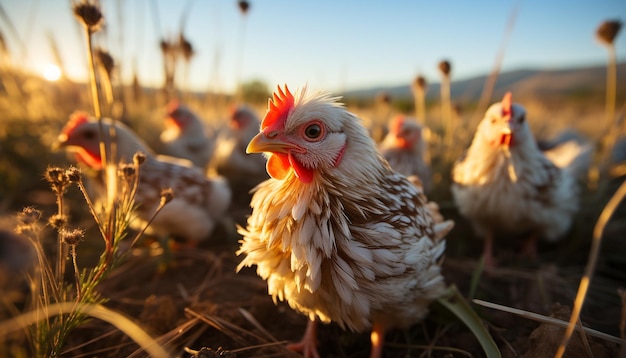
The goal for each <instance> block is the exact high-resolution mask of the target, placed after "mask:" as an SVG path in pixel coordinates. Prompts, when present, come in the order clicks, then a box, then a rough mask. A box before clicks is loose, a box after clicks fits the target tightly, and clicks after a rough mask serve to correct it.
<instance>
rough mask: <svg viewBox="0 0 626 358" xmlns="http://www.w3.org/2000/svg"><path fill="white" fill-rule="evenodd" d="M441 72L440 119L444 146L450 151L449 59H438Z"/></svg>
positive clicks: (451, 125) (451, 130)
mask: <svg viewBox="0 0 626 358" xmlns="http://www.w3.org/2000/svg"><path fill="white" fill-rule="evenodd" d="M437 67H438V69H439V73H441V119H442V122H443V130H444V140H443V144H444V148H445V151H446V152H447V153H451V151H450V148H451V146H452V141H453V139H454V128H453V123H452V102H451V99H450V73H451V71H452V65H451V64H450V62H449V61H447V60H443V61H440V62H439V64H438V65H437Z"/></svg>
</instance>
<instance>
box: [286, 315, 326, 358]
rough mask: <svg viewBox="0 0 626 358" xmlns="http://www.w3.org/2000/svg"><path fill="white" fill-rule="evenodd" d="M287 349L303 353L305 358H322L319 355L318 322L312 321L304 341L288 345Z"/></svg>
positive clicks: (307, 328)
mask: <svg viewBox="0 0 626 358" xmlns="http://www.w3.org/2000/svg"><path fill="white" fill-rule="evenodd" d="M287 349H289V350H292V351H295V352H301V353H302V355H303V356H304V358H320V355H319V353H317V320H310V321H309V323H308V324H307V326H306V331H304V335H303V336H302V340H300V342H297V343H292V344H290V345H288V346H287Z"/></svg>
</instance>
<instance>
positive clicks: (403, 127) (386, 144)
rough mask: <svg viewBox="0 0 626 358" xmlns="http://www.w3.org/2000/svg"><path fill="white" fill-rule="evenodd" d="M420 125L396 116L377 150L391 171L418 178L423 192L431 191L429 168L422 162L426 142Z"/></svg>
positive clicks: (411, 119)
mask: <svg viewBox="0 0 626 358" xmlns="http://www.w3.org/2000/svg"><path fill="white" fill-rule="evenodd" d="M422 129H423V128H422V125H420V124H419V123H418V122H417V121H416V120H415V119H414V118H409V117H405V116H403V115H398V116H396V117H394V118H393V119H392V121H391V124H390V126H389V133H387V135H386V136H385V139H384V140H383V141H382V142H381V143H380V144H379V150H380V152H381V153H382V154H383V156H384V157H385V159H387V161H388V162H389V164H390V165H391V167H392V168H393V170H395V171H397V172H398V173H400V174H402V175H405V176H407V177H408V176H411V175H415V176H417V177H418V178H419V180H420V181H421V183H422V186H423V187H424V192H425V193H429V192H430V190H431V189H432V175H431V172H430V168H429V167H428V165H427V164H426V163H425V162H424V152H425V149H426V147H425V145H426V142H425V140H424V137H423V135H422Z"/></svg>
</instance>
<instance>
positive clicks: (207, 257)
mask: <svg viewBox="0 0 626 358" xmlns="http://www.w3.org/2000/svg"><path fill="white" fill-rule="evenodd" d="M611 190H614V188H613V187H611V188H609V189H608V191H607V194H606V195H604V196H602V197H601V198H589V199H586V200H587V203H585V204H584V205H583V210H582V211H581V213H580V214H579V217H578V220H577V221H576V223H575V225H574V227H573V228H572V231H571V233H570V235H569V236H568V237H566V238H565V239H564V240H563V241H561V242H559V243H558V244H552V245H547V244H542V245H540V247H539V249H540V253H539V260H537V261H529V260H528V259H523V258H519V257H518V255H517V252H518V250H517V246H516V245H517V243H516V242H515V241H513V240H511V242H509V243H507V242H506V241H505V240H501V241H499V242H498V244H497V246H496V259H497V261H498V268H497V269H496V270H495V271H494V273H493V274H492V275H489V276H487V275H482V276H480V277H479V278H478V281H477V282H478V283H477V284H473V282H475V278H474V275H475V272H476V270H477V269H478V266H479V257H480V253H481V250H482V246H481V245H482V243H481V241H479V240H478V239H476V238H475V237H473V235H472V234H471V230H470V227H469V225H468V223H467V222H465V221H464V220H463V219H462V218H460V217H459V216H458V214H457V212H456V210H455V209H454V206H453V205H452V204H451V203H450V202H449V201H446V200H447V199H446V198H444V199H442V200H441V201H440V203H441V209H442V213H443V214H444V216H446V217H448V218H452V219H454V220H455V221H456V226H455V229H454V230H453V231H452V233H451V234H450V235H449V236H448V239H447V242H448V249H447V254H446V260H445V262H444V266H443V268H444V276H445V278H446V280H447V282H448V283H449V284H454V285H456V286H457V287H458V289H459V290H460V292H461V293H462V294H463V295H464V297H466V298H468V299H469V298H470V294H471V295H473V296H472V297H473V298H477V299H480V300H483V301H488V302H493V303H497V304H500V305H504V306H508V307H513V308H518V309H522V310H527V311H531V312H535V313H539V314H542V315H552V316H554V317H556V318H560V319H562V320H565V321H567V320H569V309H570V307H571V305H572V302H573V299H574V296H575V294H576V290H577V288H578V285H579V282H580V277H581V275H582V272H583V269H584V265H585V263H586V261H587V255H588V249H589V241H590V237H591V230H592V228H593V223H594V222H595V219H596V218H597V215H598V213H599V212H598V211H597V209H594V208H597V207H601V205H603V203H604V202H605V201H606V200H607V199H608V196H609V194H610V191H611ZM242 202H245V199H244V200H242ZM621 211H624V210H621ZM247 213H248V209H247V207H245V205H241V206H239V207H237V208H235V210H233V211H232V214H233V216H232V218H231V221H228V222H226V223H224V224H223V225H221V226H220V227H218V229H217V230H216V232H215V233H214V235H213V237H212V238H211V240H208V241H206V242H203V243H202V244H201V245H200V246H199V247H197V248H193V249H189V248H180V249H176V250H175V251H171V252H169V254H168V253H167V252H166V253H164V252H163V250H162V249H161V248H160V246H159V245H157V244H156V243H151V242H150V239H149V238H146V240H144V241H143V242H142V244H141V245H140V246H139V247H138V248H136V249H133V251H132V252H133V254H132V255H131V256H130V258H129V259H128V260H127V261H126V262H124V263H123V264H122V265H121V266H120V267H119V268H117V269H116V270H115V271H114V272H113V273H112V274H111V275H110V276H109V277H108V278H107V279H106V280H105V281H104V282H103V284H102V285H101V286H100V287H99V292H100V293H101V294H102V296H103V297H106V298H107V299H108V301H107V303H106V306H107V307H109V308H112V309H114V310H116V311H118V312H121V313H123V314H125V315H127V316H128V317H130V318H131V319H133V320H134V321H136V322H137V323H139V324H140V325H141V326H142V327H144V328H145V329H146V331H147V332H149V333H150V334H151V335H152V336H153V337H158V340H159V342H161V343H162V344H164V345H165V347H167V349H168V350H169V351H170V352H172V356H176V357H194V356H197V357H297V356H299V355H298V354H295V353H293V352H290V351H288V350H287V349H286V348H285V345H286V343H288V342H294V341H297V340H299V339H300V338H301V336H302V334H303V332H304V329H305V327H306V322H307V320H306V318H305V317H304V316H302V315H299V314H297V313H295V312H294V311H292V310H291V309H290V308H289V307H288V305H287V304H285V303H282V302H279V303H278V304H274V303H273V302H272V299H271V298H270V297H269V296H268V295H267V287H266V285H265V282H263V281H262V280H261V279H260V278H259V277H257V275H256V273H255V271H254V268H246V269H243V270H242V271H241V272H239V273H236V267H237V264H238V263H239V261H240V258H239V257H237V256H236V254H235V252H236V251H237V249H238V242H237V241H238V239H239V237H238V234H237V233H236V232H235V230H234V224H235V223H239V224H244V223H245V217H246V215H247ZM616 215H618V217H626V216H624V213H622V212H619V213H617V214H616ZM93 229H94V228H93V227H92V228H88V233H87V237H88V236H89V230H93ZM625 232H626V224H625V222H624V221H623V220H619V219H618V220H613V221H612V222H611V224H610V225H609V227H608V228H607V231H606V237H605V241H604V244H603V254H602V256H601V259H600V264H599V266H598V268H597V270H596V276H595V277H594V278H593V281H592V284H591V289H590V291H589V295H588V299H587V301H586V304H585V307H584V309H583V314H582V321H583V323H584V324H585V325H586V326H589V327H591V328H593V329H596V330H598V331H600V332H603V333H606V334H610V335H612V336H616V337H619V335H620V332H619V326H620V322H621V318H620V315H621V309H622V306H621V301H620V298H619V296H618V294H617V290H618V289H619V288H624V287H625V286H626V255H624V253H625V251H626V250H625V249H624V248H623V244H622V243H621V240H622V239H623V236H624V233H625ZM81 245H82V246H83V247H82V248H81V250H82V251H81V254H80V255H79V260H80V262H81V264H82V265H88V262H89V261H90V260H94V259H96V258H97V255H98V254H99V252H100V251H99V248H98V246H97V244H95V245H94V246H93V247H91V248H90V247H89V246H90V244H89V243H87V242H86V243H82V244H81ZM90 252H92V254H91V256H90V254H89V253H90ZM470 291H472V292H470ZM473 307H474V309H475V310H476V312H477V313H478V314H479V316H480V317H481V318H482V319H483V320H484V322H485V324H486V326H487V327H488V329H489V331H490V333H491V334H492V336H493V338H494V340H495V342H496V343H497V344H498V346H499V348H500V350H501V352H502V355H503V356H504V357H528V358H530V357H552V356H553V354H554V352H555V350H556V347H557V346H558V344H559V343H560V341H561V339H562V335H563V332H564V330H563V329H561V328H558V327H554V326H552V325H546V324H540V323H538V322H536V321H533V320H529V319H526V318H523V317H520V316H517V315H514V314H511V313H507V312H502V311H499V310H494V309H490V308H486V307H481V306H479V305H473ZM318 339H319V351H320V354H321V356H322V357H366V356H368V355H369V349H370V347H369V345H370V343H369V332H362V333H354V332H348V331H343V330H342V329H341V328H339V327H338V326H337V325H335V324H329V325H320V328H319V333H318ZM385 342H386V345H385V351H384V356H385V357H428V356H432V357H469V356H473V357H482V356H485V354H484V352H483V350H482V348H481V346H480V344H479V343H478V341H477V340H476V338H475V337H474V336H473V334H472V333H471V332H470V331H469V329H468V328H467V327H466V326H464V325H463V324H462V323H461V322H460V321H459V320H458V319H457V318H456V317H454V316H452V315H451V314H450V313H449V312H447V311H446V310H445V309H444V308H443V307H441V306H437V305H436V304H435V305H433V307H432V311H431V314H430V315H429V316H428V317H427V319H426V320H425V321H423V322H422V323H418V324H416V325H415V326H413V327H411V329H409V330H404V331H402V330H392V331H390V332H389V333H388V335H387V337H386V339H385ZM586 342H587V343H588V348H587V347H586V344H587V343H585V341H584V340H581V335H578V334H575V335H574V337H573V339H572V341H571V343H570V348H569V349H568V351H567V354H566V356H567V357H585V356H588V353H587V352H588V351H591V352H593V356H594V357H596V358H600V357H617V356H618V355H619V346H618V345H617V344H615V343H611V342H608V341H606V340H604V339H601V338H596V337H591V336H587V337H586ZM126 356H128V357H144V356H146V354H145V352H143V351H141V350H139V349H138V347H137V345H136V344H135V343H134V342H133V341H132V340H130V339H129V338H128V337H127V336H125V335H124V334H123V333H122V332H120V331H119V330H118V329H116V328H115V327H113V326H111V325H109V324H107V323H104V322H102V321H99V320H95V319H93V320H90V321H88V323H87V324H85V325H83V326H81V327H79V328H77V329H75V330H74V332H73V333H72V334H71V336H70V339H69V341H68V342H67V344H66V349H65V353H63V357H126Z"/></svg>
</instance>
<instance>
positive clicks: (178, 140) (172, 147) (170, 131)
mask: <svg viewBox="0 0 626 358" xmlns="http://www.w3.org/2000/svg"><path fill="white" fill-rule="evenodd" d="M160 139H161V143H162V144H163V154H166V155H169V156H172V157H176V158H184V159H188V160H190V161H191V162H192V163H193V164H194V165H195V166H197V167H199V168H202V169H206V168H207V167H208V165H209V161H210V160H211V157H212V156H213V151H214V150H215V143H214V139H213V138H211V137H210V136H209V135H208V134H207V129H206V127H205V125H204V123H203V122H202V120H201V119H200V118H199V117H198V116H197V115H196V114H195V113H194V112H192V111H191V109H189V108H188V107H187V106H185V105H183V104H182V103H180V102H178V101H172V102H170V104H169V105H168V109H167V117H166V119H165V130H164V131H163V132H161V136H160Z"/></svg>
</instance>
